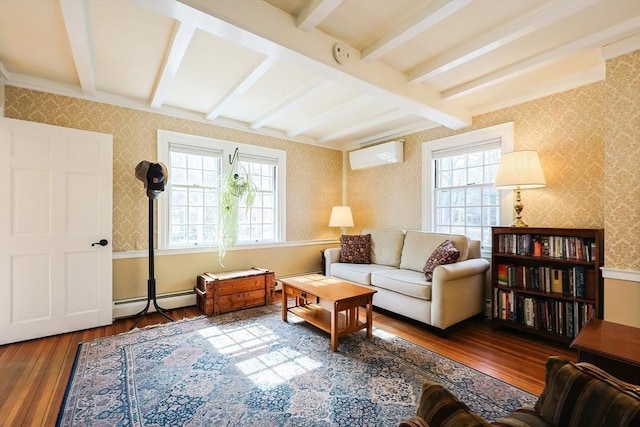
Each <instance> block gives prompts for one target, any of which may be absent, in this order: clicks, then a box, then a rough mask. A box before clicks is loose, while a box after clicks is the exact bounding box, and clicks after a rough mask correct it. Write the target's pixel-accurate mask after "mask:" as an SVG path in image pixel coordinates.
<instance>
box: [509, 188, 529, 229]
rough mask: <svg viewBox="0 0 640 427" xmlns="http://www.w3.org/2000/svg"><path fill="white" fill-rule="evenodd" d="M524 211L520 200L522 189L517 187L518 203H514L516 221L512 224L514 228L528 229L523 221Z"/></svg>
mask: <svg viewBox="0 0 640 427" xmlns="http://www.w3.org/2000/svg"><path fill="white" fill-rule="evenodd" d="M522 209H524V205H523V204H522V201H521V199H520V187H519V186H518V187H516V201H515V202H514V203H513V210H515V211H516V219H515V221H513V222H512V223H511V226H512V227H528V226H529V225H527V223H525V222H524V221H523V220H522Z"/></svg>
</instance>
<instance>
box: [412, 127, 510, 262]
mask: <svg viewBox="0 0 640 427" xmlns="http://www.w3.org/2000/svg"><path fill="white" fill-rule="evenodd" d="M496 138H499V139H500V152H501V153H502V154H504V153H508V152H510V151H513V122H508V123H503V124H500V125H496V126H491V127H488V128H484V129H479V130H474V131H471V132H466V133H461V134H458V135H453V136H448V137H446V138H440V139H434V140H432V141H427V142H424V143H422V184H423V185H422V229H423V230H426V231H432V230H433V229H434V217H433V214H434V213H433V206H434V205H435V200H434V193H435V191H434V190H435V185H436V183H435V173H434V169H433V168H434V164H435V163H434V153H435V152H437V151H439V150H444V149H461V148H464V147H469V148H472V147H474V146H479V145H482V144H483V143H485V142H486V141H488V140H492V139H496ZM512 210H513V192H512V191H510V190H509V191H507V190H501V191H500V219H499V223H500V224H509V223H511V219H510V218H511V217H512V213H511V211H512ZM487 255H489V253H485V252H484V251H483V256H487Z"/></svg>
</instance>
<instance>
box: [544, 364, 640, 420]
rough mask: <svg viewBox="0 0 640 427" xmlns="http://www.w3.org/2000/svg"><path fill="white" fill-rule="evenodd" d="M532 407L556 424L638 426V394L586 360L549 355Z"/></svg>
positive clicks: (639, 399) (639, 409)
mask: <svg viewBox="0 0 640 427" xmlns="http://www.w3.org/2000/svg"><path fill="white" fill-rule="evenodd" d="M545 368H546V372H545V381H544V382H545V385H544V390H543V391H542V394H541V395H540V398H539V399H538V401H537V402H536V404H535V409H536V411H537V412H538V414H539V415H540V416H541V417H542V418H544V420H545V421H546V422H548V423H550V424H553V425H557V426H587V425H588V426H605V425H606V426H638V425H640V397H639V396H638V394H637V392H635V393H634V392H633V391H634V389H635V387H636V386H630V385H629V384H626V383H623V382H622V381H620V380H618V379H617V378H614V377H611V376H610V375H608V374H606V373H605V372H604V371H601V370H598V369H597V368H595V367H592V366H590V365H588V364H586V363H582V364H574V363H572V362H569V361H567V360H564V359H562V358H560V357H557V356H551V357H549V358H548V359H547V362H546V364H545Z"/></svg>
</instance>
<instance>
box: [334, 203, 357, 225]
mask: <svg viewBox="0 0 640 427" xmlns="http://www.w3.org/2000/svg"><path fill="white" fill-rule="evenodd" d="M329 227H353V216H352V215H351V208H350V207H349V206H334V207H333V208H332V209H331V217H330V218H329Z"/></svg>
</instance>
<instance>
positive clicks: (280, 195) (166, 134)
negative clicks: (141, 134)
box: [157, 129, 287, 251]
mask: <svg viewBox="0 0 640 427" xmlns="http://www.w3.org/2000/svg"><path fill="white" fill-rule="evenodd" d="M157 140H158V161H159V162H162V163H165V164H166V165H167V166H168V165H169V144H170V143H174V144H180V145H182V146H185V147H189V148H191V149H193V150H195V151H197V150H198V149H201V150H203V154H211V152H215V151H217V152H221V153H222V174H226V173H229V171H230V169H231V165H230V164H229V161H228V159H231V158H233V155H234V153H235V150H236V148H237V149H238V151H239V153H240V156H241V157H243V156H249V157H251V158H253V159H259V158H264V159H268V160H269V161H272V162H274V163H275V164H276V165H277V173H276V180H277V182H276V199H277V202H276V229H275V230H274V242H265V243H280V242H284V241H285V236H286V223H287V216H286V194H287V193H286V170H287V153H286V151H283V150H277V149H274V148H267V147H259V146H255V145H247V144H241V143H238V142H231V141H224V140H221V139H215V138H208V137H203V136H197V135H189V134H184V133H179V132H172V131H167V130H162V129H158V133H157ZM248 160H250V159H248ZM168 185H169V186H170V185H171V176H169V182H168ZM165 191H166V190H165ZM257 244H260V242H258V243H257ZM251 245H256V243H255V242H238V243H237V244H236V246H243V247H247V246H251ZM199 248H200V249H202V248H207V249H208V250H211V249H217V248H218V245H217V243H215V244H214V245H212V246H203V245H198V246H195V245H194V246H190V245H187V246H169V198H168V197H163V196H162V195H161V196H160V197H159V198H158V249H165V250H176V249H177V250H186V251H190V250H193V249H199Z"/></svg>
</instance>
